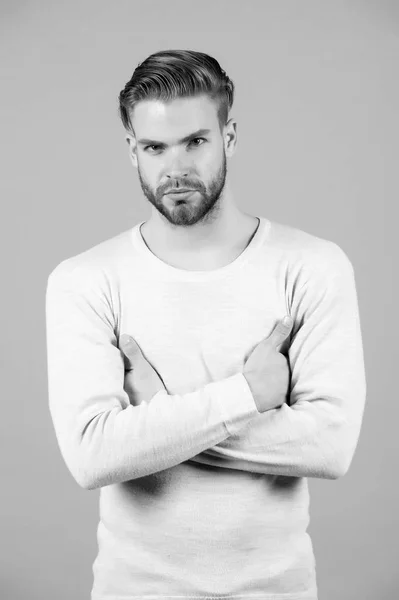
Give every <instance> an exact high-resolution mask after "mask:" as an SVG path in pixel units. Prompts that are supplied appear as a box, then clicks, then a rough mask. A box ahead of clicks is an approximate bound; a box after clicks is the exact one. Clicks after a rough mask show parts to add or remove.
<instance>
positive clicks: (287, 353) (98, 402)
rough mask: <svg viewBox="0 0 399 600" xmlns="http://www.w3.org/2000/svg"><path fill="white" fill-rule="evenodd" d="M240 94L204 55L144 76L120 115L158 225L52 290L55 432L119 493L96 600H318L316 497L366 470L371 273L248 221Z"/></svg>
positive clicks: (167, 54) (103, 540) (156, 65)
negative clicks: (319, 483)
mask: <svg viewBox="0 0 399 600" xmlns="http://www.w3.org/2000/svg"><path fill="white" fill-rule="evenodd" d="M233 92H234V86H233V83H232V82H231V80H230V79H229V78H228V76H227V75H226V73H225V72H224V71H223V70H222V69H221V67H220V65H219V63H218V62H217V61H216V60H215V59H214V58H212V57H210V56H208V55H206V54H203V53H199V52H194V51H187V50H181V51H179V50H174V51H172V50H171V51H163V52H158V53H156V54H153V55H152V56H150V57H148V58H147V59H146V61H144V62H143V63H142V64H141V65H139V66H138V67H137V69H136V70H135V72H134V73H133V76H132V78H131V79H130V81H129V82H128V83H127V84H126V86H125V88H124V90H122V92H121V94H120V97H119V102H120V115H121V118H122V122H123V125H124V127H125V129H126V140H127V142H128V149H129V155H130V158H131V160H132V163H133V165H134V166H135V167H136V168H137V169H138V174H139V180H140V184H141V188H142V190H143V193H144V195H145V197H146V198H147V199H148V200H149V202H150V204H151V207H152V212H151V217H150V218H149V219H148V220H147V221H145V222H141V223H139V224H136V225H135V226H134V227H132V228H130V229H128V230H127V231H125V232H123V233H121V234H119V235H118V236H116V237H114V238H111V239H109V240H106V241H105V242H102V243H101V244H98V245H97V246H95V247H93V248H90V249H89V250H87V251H85V252H83V253H81V254H79V255H76V256H73V257H70V258H68V259H66V260H64V261H62V262H61V263H60V264H58V265H57V266H56V267H55V269H54V270H53V271H52V273H51V274H50V275H49V279H48V285H47V292H46V318H47V352H48V376H49V403H50V410H51V415H52V419H53V423H54V427H55V432H56V435H57V440H58V443H59V446H60V450H61V452H62V455H63V457H64V460H65V462H66V464H67V466H68V468H69V470H70V472H71V473H72V475H73V476H74V478H75V479H76V481H77V482H78V483H79V484H80V485H81V486H82V487H84V488H85V489H88V490H92V489H100V521H99V525H98V544H99V549H98V555H97V557H96V560H95V562H94V565H93V573H94V584H93V589H92V600H105V599H111V598H112V599H113V600H119V599H122V598H126V599H127V598H129V599H130V598H137V599H138V598H140V599H144V598H148V599H150V598H151V599H153V600H156V599H159V600H161V599H164V600H165V599H170V598H194V597H195V598H198V599H199V598H202V599H205V598H210V597H213V598H216V597H218V598H219V597H222V596H224V597H227V598H234V599H235V600H241V599H242V600H244V599H249V598H259V600H271V599H272V598H273V599H274V600H276V599H277V598H281V599H282V600H283V599H284V600H288V598H289V600H299V599H301V600H315V599H317V585H316V572H315V559H314V554H313V547H312V542H311V539H310V537H309V534H308V533H307V527H308V524H309V495H308V484H307V478H308V477H319V478H325V479H336V478H338V477H340V476H342V475H344V474H345V473H346V472H347V471H348V468H349V466H350V464H351V461H352V458H353V455H354V452H355V449H356V445H357V441H358V437H359V433H360V427H361V422H362V416H363V410H364V404H365V396H366V381H365V372H364V361H363V350H362V338H361V329H360V321H359V311H358V303H357V295H356V286H355V279H354V272H353V267H352V265H351V262H350V261H349V259H348V257H347V256H346V254H345V253H344V252H343V250H342V249H341V248H340V247H339V246H338V245H337V244H335V243H334V242H331V241H328V240H324V239H322V238H318V237H316V236H313V235H310V234H308V233H306V232H304V231H301V230H299V229H296V228H293V227H289V226H287V225H283V224H280V223H276V222H273V221H270V220H268V219H267V218H265V217H263V216H259V217H254V216H252V215H249V214H247V213H244V212H242V211H241V210H240V209H239V208H238V207H237V205H236V204H235V203H234V201H233V196H232V191H231V189H230V185H229V182H228V180H227V177H226V175H227V169H226V163H227V159H228V158H230V157H231V156H232V155H233V153H234V151H235V148H236V144H237V131H236V122H235V121H234V120H233V119H232V118H230V119H228V115H229V110H230V109H231V106H232V104H233ZM186 189H187V190H189V191H183V190H186ZM285 315H288V316H290V317H291V321H290V322H288V325H284V322H283V317H284V316H285ZM129 340H130V344H129Z"/></svg>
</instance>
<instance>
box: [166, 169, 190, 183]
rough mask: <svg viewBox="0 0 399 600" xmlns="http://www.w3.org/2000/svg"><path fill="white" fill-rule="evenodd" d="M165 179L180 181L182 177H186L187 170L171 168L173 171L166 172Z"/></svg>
mask: <svg viewBox="0 0 399 600" xmlns="http://www.w3.org/2000/svg"><path fill="white" fill-rule="evenodd" d="M166 177H167V178H168V180H169V179H177V180H179V179H182V178H183V177H188V169H178V168H176V167H173V169H168V170H167V172H166Z"/></svg>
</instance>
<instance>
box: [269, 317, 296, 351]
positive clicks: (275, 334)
mask: <svg viewBox="0 0 399 600" xmlns="http://www.w3.org/2000/svg"><path fill="white" fill-rule="evenodd" d="M293 324H294V321H293V319H292V317H290V316H289V315H286V316H285V317H284V319H282V320H281V321H279V322H278V323H277V325H276V327H275V328H274V329H273V331H272V332H271V334H270V335H269V337H268V338H267V340H268V342H269V343H270V344H272V346H275V347H277V346H280V344H282V343H283V342H284V340H285V339H286V338H287V337H288V336H289V334H290V333H291V329H292V326H293Z"/></svg>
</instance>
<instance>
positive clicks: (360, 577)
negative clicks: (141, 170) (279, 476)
mask: <svg viewBox="0 0 399 600" xmlns="http://www.w3.org/2000/svg"><path fill="white" fill-rule="evenodd" d="M0 13H1V14H0V16H1V24H0V56H1V57H2V58H1V62H2V86H1V104H2V109H1V141H2V142H3V143H2V144H1V145H2V154H1V166H2V176H1V180H0V186H1V200H2V202H1V236H0V238H1V252H0V256H1V265H0V266H1V282H2V294H1V314H2V325H1V332H2V347H1V381H2V389H3V393H2V411H1V418H0V426H1V446H2V447H1V452H0V461H1V479H2V490H1V501H0V502H1V510H0V513H1V546H2V547H1V555H2V556H1V573H0V578H1V579H0V588H1V593H0V597H1V598H2V600H19V599H21V600H22V599H24V600H25V599H27V598H29V600H34V599H36V598H37V599H40V600H47V599H49V600H50V599H51V600H53V599H55V598H57V600H72V599H73V600H88V599H89V594H90V589H91V585H92V572H91V565H92V562H93V560H94V558H95V554H96V551H97V545H96V544H97V541H96V527H97V519H98V495H99V491H98V490H95V491H90V492H88V491H86V490H83V489H81V488H80V487H79V486H78V484H77V483H76V482H75V481H74V480H73V478H72V477H71V475H70V474H69V472H68V470H67V467H66V466H65V464H64V463H63V461H62V458H61V455H60V452H59V450H58V446H57V443H56V439H55V434H54V432H53V429H52V423H51V420H50V414H49V410H48V404H47V402H48V398H47V371H46V346H45V312H44V306H45V305H44V303H45V287H46V283H47V277H48V275H49V273H50V271H51V270H52V269H53V268H54V267H55V266H56V264H58V263H59V262H60V261H61V260H63V259H65V258H67V257H70V256H72V255H74V254H77V253H79V252H82V251H83V250H85V249H88V248H89V247H91V246H93V245H95V244H97V243H99V242H101V241H103V240H105V239H108V238H110V237H113V236H114V235H117V234H118V233H120V232H122V231H124V230H126V229H128V228H129V227H132V226H133V225H134V224H135V223H137V222H138V221H141V220H144V219H146V218H147V217H148V216H149V214H150V208H149V203H148V201H147V200H146V199H145V197H144V196H143V195H142V192H141V188H140V185H139V181H138V178H137V171H136V170H135V169H133V167H132V166H131V163H130V161H129V158H128V152H127V150H128V148H127V144H126V142H125V140H124V130H123V127H122V124H121V122H120V121H119V118H118V115H117V97H118V94H119V91H120V90H121V89H122V88H123V86H124V84H125V82H126V81H127V80H128V79H129V78H130V76H131V75H132V73H133V70H134V69H135V67H136V66H137V65H138V63H139V62H141V61H143V60H144V59H145V58H146V57H147V56H148V55H149V54H151V53H153V52H156V51H158V50H161V49H168V48H187V49H193V50H200V51H203V52H206V53H208V54H211V55H213V56H214V57H215V58H216V59H217V60H218V61H219V62H220V64H221V66H222V68H224V69H225V70H226V71H227V73H228V74H229V76H230V77H231V78H232V79H233V81H234V83H235V85H236V100H235V105H234V107H233V110H232V112H231V116H233V117H234V118H235V119H237V121H238V147H237V151H236V154H235V155H234V157H233V158H232V159H231V161H230V163H228V173H229V175H228V176H229V177H230V178H231V182H232V190H233V193H234V197H235V199H236V202H237V204H238V205H239V206H241V207H242V208H243V209H244V210H245V211H246V212H249V213H251V214H254V215H263V216H265V217H267V218H269V219H272V220H275V221H279V222H282V223H286V224H288V225H291V226H294V227H298V228H300V229H303V230H305V231H307V232H309V233H312V234H315V235H317V236H319V237H323V238H326V239H329V240H333V241H334V242H336V243H338V244H339V245H340V246H341V247H342V249H343V250H344V251H345V252H346V253H347V254H348V256H349V258H350V260H351V261H352V264H353V266H354V269H355V275H356V282H357V290H358V297H359V307H360V313H361V324H362V333H363V344H364V352H365V361H366V371H367V385H368V393H367V401H366V410H365V416H364V421H363V428H362V432H361V436H360V441H359V444H358V448H357V452H356V454H355V458H354V460H353V463H352V466H351V468H350V470H349V472H348V473H347V475H346V476H344V477H343V478H341V479H338V480H336V481H328V480H317V479H309V486H310V493H311V506H310V511H311V527H310V534H311V536H312V540H313V544H314V548H315V554H316V565H317V581H318V587H319V600H337V599H339V600H359V599H362V600H376V599H378V600H385V599H386V600H393V598H394V597H395V596H396V595H397V594H399V575H398V568H397V567H398V562H397V560H398V559H397V554H398V553H397V549H398V543H397V539H398V516H397V509H398V504H399V502H398V501H399V498H398V484H397V480H396V478H397V471H398V464H397V451H398V441H397V440H398V434H397V430H398V416H399V411H398V404H397V403H398V398H397V389H396V387H397V386H396V380H395V377H394V375H395V372H396V369H397V354H396V344H395V341H396V339H397V331H398V330H397V319H398V315H397V313H396V311H395V308H394V306H395V305H394V291H395V287H396V269H395V267H396V265H394V261H393V257H394V255H396V256H397V255H398V254H397V250H398V248H397V237H398V230H397V216H398V213H397V211H396V204H397V202H398V191H399V186H398V166H397V165H398V158H399V156H398V139H399V119H398V106H399V85H398V64H399V63H398V61H399V3H398V2H387V1H381V0H376V1H374V2H371V1H363V2H361V1H356V2H355V1H347V2H343V1H339V2H338V1H336V0H334V1H333V0H331V1H330V2H328V1H324V2H323V1H302V2H301V1H291V2H288V1H273V2H267V1H258V2H256V1H248V0H245V1H242V2H234V1H227V0H226V1H225V0H223V1H221V0H219V1H217V0H211V1H209V0H208V1H204V0H202V1H201V2H199V1H198V2H190V1H188V0H181V1H180V0H173V1H171V0H169V1H166V0H160V1H150V0H145V1H140V2H134V1H130V2H128V1H126V0H125V1H119V2H118V1H115V2H112V3H111V2H105V1H99V0H97V1H94V0H93V1H87V0H86V1H84V0H81V1H79V2H78V1H69V2H57V1H49V0H41V1H39V0H38V1H36V2H24V1H14V2H11V1H8V2H7V1H2V2H1V3H0ZM260 509H261V507H260Z"/></svg>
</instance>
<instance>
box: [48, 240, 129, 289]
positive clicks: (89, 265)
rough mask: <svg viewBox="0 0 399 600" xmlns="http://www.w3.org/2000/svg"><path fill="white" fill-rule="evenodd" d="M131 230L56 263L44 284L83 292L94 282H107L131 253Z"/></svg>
mask: <svg viewBox="0 0 399 600" xmlns="http://www.w3.org/2000/svg"><path fill="white" fill-rule="evenodd" d="M131 231H132V230H131V229H128V230H126V231H123V232H122V233H120V234H118V235H116V236H113V237H111V238H109V239H107V240H104V241H102V242H100V243H98V244H95V245H94V246H92V247H90V248H88V249H87V250H84V251H83V252H80V253H78V254H75V255H73V256H70V257H68V258H65V259H64V260H62V261H61V262H59V263H57V264H56V266H55V267H54V268H53V269H52V271H51V272H50V273H49V275H48V280H47V285H48V286H49V285H52V286H53V285H55V286H57V287H58V286H61V287H65V288H68V289H75V288H76V289H82V288H87V287H88V286H89V285H92V284H93V283H96V282H98V283H101V282H102V283H107V282H108V283H109V282H110V281H111V280H112V278H113V277H114V276H115V274H116V273H117V270H118V266H119V265H120V264H121V262H122V260H123V259H124V258H126V256H127V255H128V254H129V251H131V248H130V244H131Z"/></svg>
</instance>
